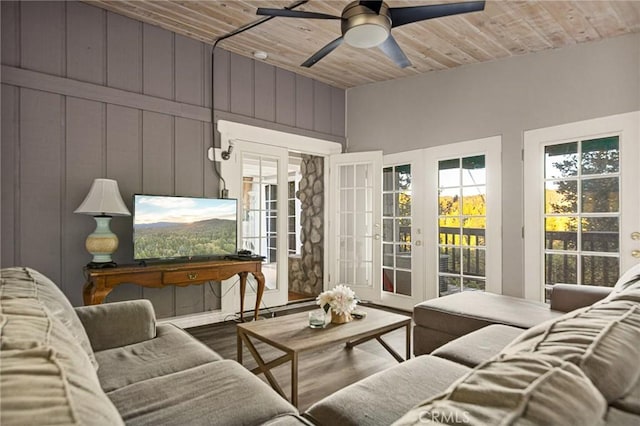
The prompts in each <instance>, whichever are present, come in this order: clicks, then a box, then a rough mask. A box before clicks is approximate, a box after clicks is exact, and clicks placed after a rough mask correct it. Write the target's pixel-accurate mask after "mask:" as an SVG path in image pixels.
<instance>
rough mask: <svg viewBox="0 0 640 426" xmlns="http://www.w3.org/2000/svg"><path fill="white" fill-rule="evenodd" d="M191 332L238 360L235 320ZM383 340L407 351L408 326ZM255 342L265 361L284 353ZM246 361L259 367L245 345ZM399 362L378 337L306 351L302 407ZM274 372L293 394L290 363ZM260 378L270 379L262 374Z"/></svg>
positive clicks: (301, 380)
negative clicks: (354, 345)
mask: <svg viewBox="0 0 640 426" xmlns="http://www.w3.org/2000/svg"><path fill="white" fill-rule="evenodd" d="M311 307H313V306H311ZM307 309H308V308H307ZM297 311H299V309H298V310H297ZM406 314H407V315H410V314H409V313H406ZM278 315H280V313H278ZM187 332H189V333H190V334H191V335H193V336H194V337H195V338H197V339H198V340H200V341H201V342H203V343H204V344H205V345H207V346H209V347H210V348H211V349H213V350H214V351H216V352H217V353H218V354H220V356H222V357H223V358H227V359H233V360H235V359H236V323H235V322H226V323H223V324H212V325H206V326H202V327H195V328H190V329H187ZM383 339H384V341H385V342H387V343H388V344H389V345H391V347H393V348H394V349H395V350H396V351H397V352H398V353H400V354H404V348H405V346H404V345H405V331H404V329H400V330H396V331H393V332H391V333H389V334H387V335H385V336H383ZM253 342H254V344H255V346H256V348H257V350H258V352H259V353H260V354H261V355H262V356H263V358H264V359H265V361H271V360H272V359H274V358H277V357H278V356H280V355H282V352H280V351H279V350H277V349H275V348H272V347H270V346H268V345H266V344H264V343H261V342H258V341H255V340H253ZM243 360H244V366H245V367H246V368H248V369H253V368H255V367H256V366H257V364H256V363H255V361H254V360H253V357H252V356H251V354H250V353H249V351H248V350H247V349H246V348H244V353H243ZM396 364H397V361H396V360H395V359H394V358H393V357H392V356H391V355H390V354H389V353H388V352H387V351H386V350H385V349H384V348H383V347H382V345H380V343H378V342H377V341H375V340H373V341H369V342H366V343H363V344H361V345H359V346H357V347H355V348H353V349H346V348H345V346H344V345H336V346H332V347H329V348H326V349H324V350H321V351H318V352H311V353H303V354H302V355H300V359H299V373H298V380H299V383H298V387H299V388H298V391H299V392H298V394H299V397H298V398H299V404H298V409H299V410H300V411H301V412H302V411H304V410H306V409H307V408H308V407H310V406H311V405H312V404H313V403H314V402H316V401H319V400H320V399H322V398H324V397H325V396H327V395H330V394H332V393H333V392H335V391H337V390H339V389H342V388H343V387H345V386H347V385H349V384H351V383H354V382H356V381H358V380H360V379H363V378H365V377H368V376H370V375H372V374H374V373H377V372H378V371H382V370H385V369H387V368H389V367H392V366H394V365H396ZM272 372H273V373H274V375H275V377H276V379H277V381H278V383H280V385H281V387H282V388H283V389H284V391H285V392H286V393H287V396H290V395H289V392H290V391H291V366H290V364H289V363H286V364H284V365H281V366H279V367H276V368H274V369H273V370H272ZM258 377H260V378H261V379H262V380H264V381H265V382H266V380H265V378H264V376H263V375H262V374H261V375H259V376H258ZM385 391H391V390H384V389H381V392H385Z"/></svg>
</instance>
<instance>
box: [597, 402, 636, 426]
mask: <svg viewBox="0 0 640 426" xmlns="http://www.w3.org/2000/svg"><path fill="white" fill-rule="evenodd" d="M604 420H605V421H604V424H605V425H611V426H638V425H639V424H640V415H638V414H634V413H629V412H626V411H623V410H618V409H617V408H615V407H609V411H607V416H606V417H605V419H604Z"/></svg>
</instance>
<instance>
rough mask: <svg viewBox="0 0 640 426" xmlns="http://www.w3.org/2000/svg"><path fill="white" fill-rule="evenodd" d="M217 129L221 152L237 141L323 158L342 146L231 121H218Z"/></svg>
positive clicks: (335, 152) (340, 150) (338, 151)
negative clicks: (271, 146)
mask: <svg viewBox="0 0 640 426" xmlns="http://www.w3.org/2000/svg"><path fill="white" fill-rule="evenodd" d="M217 129H218V132H220V147H221V148H222V150H223V151H226V150H227V149H228V148H229V143H230V141H233V140H235V139H238V140H244V141H248V142H254V143H259V144H262V145H273V146H277V147H280V148H286V149H287V150H289V151H295V152H302V153H304V154H310V155H318V156H323V157H326V156H329V155H333V154H340V153H341V152H342V145H341V144H339V143H337V142H330V141H327V140H324V139H316V138H312V137H309V136H301V135H295V134H293V133H286V132H281V131H279V130H271V129H265V128H262V127H256V126H250V125H248V124H242V123H235V122H233V121H227V120H218V123H217Z"/></svg>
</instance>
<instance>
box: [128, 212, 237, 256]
mask: <svg viewBox="0 0 640 426" xmlns="http://www.w3.org/2000/svg"><path fill="white" fill-rule="evenodd" d="M133 246H134V257H135V258H136V259H167V258H175V257H197V256H220V255H225V254H232V253H235V251H236V221H235V220H225V219H206V220H201V221H199V222H193V223H178V222H157V223H144V224H134V234H133Z"/></svg>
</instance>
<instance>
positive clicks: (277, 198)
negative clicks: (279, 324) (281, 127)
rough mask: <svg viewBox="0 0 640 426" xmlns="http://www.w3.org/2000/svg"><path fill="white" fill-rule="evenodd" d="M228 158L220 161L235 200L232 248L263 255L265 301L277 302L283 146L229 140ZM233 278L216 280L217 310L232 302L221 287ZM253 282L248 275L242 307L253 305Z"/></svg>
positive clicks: (283, 279) (281, 284) (281, 277)
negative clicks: (218, 282) (219, 293)
mask: <svg viewBox="0 0 640 426" xmlns="http://www.w3.org/2000/svg"><path fill="white" fill-rule="evenodd" d="M233 147H234V148H233V150H232V153H231V158H229V160H227V161H225V162H224V163H223V166H222V177H223V178H224V180H225V182H226V184H227V189H228V190H229V197H231V198H237V199H238V249H239V250H250V251H251V252H252V253H254V254H259V255H261V256H264V257H265V260H264V262H263V264H262V272H263V274H264V276H265V285H266V289H265V293H264V296H263V298H262V301H263V303H264V304H265V305H266V306H280V305H284V304H286V303H287V299H288V281H287V280H288V272H287V271H288V262H287V258H288V249H287V239H286V238H278V234H279V233H280V234H282V235H286V234H287V216H288V210H287V207H288V183H287V180H288V176H287V173H288V151H287V149H285V148H278V147H274V146H269V145H263V144H259V143H253V142H246V141H242V140H234V141H233ZM237 280H238V279H237V277H233V278H231V279H229V280H226V281H224V282H223V284H222V288H223V294H224V296H223V298H222V309H223V311H224V310H225V307H226V306H230V307H232V306H238V303H239V302H238V301H239V298H238V297H239V296H238V292H237V291H234V292H233V293H230V292H227V289H229V288H230V287H231V286H234V285H235V284H236V282H237ZM256 284H257V283H255V281H254V278H253V277H252V276H251V275H249V278H248V285H247V295H246V297H245V299H246V300H245V306H249V307H251V306H253V305H254V304H255V297H256V293H255V289H256Z"/></svg>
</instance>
